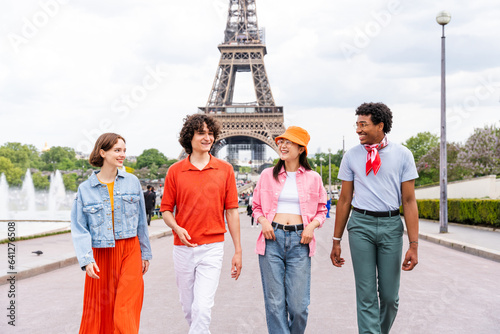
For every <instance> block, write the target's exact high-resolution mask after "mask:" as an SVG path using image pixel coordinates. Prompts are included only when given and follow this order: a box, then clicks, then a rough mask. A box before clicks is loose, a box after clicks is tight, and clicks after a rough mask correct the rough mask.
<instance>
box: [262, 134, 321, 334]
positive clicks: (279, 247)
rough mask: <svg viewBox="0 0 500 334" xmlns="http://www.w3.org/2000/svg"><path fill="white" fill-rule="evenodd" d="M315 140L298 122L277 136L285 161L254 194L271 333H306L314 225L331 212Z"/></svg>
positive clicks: (265, 173) (271, 170)
mask: <svg viewBox="0 0 500 334" xmlns="http://www.w3.org/2000/svg"><path fill="white" fill-rule="evenodd" d="M309 139H310V137H309V134H308V133H307V131H306V130H304V129H302V128H300V127H297V126H290V127H289V128H288V129H287V130H286V132H285V133H284V134H282V135H281V136H278V137H276V144H278V149H279V155H280V160H279V161H278V163H277V164H276V165H275V166H274V167H271V168H267V169H265V170H264V171H263V172H262V174H261V175H260V179H259V182H258V183H257V186H256V187H255V191H254V194H253V196H254V197H253V215H254V217H255V218H256V219H257V222H258V223H259V224H260V225H261V226H262V232H261V233H260V235H259V238H258V239H257V247H256V252H257V254H259V265H260V272H261V277H262V287H263V290H264V302H265V306H266V319H267V329H268V331H269V333H270V334H275V333H279V334H287V333H294V334H295V333H297V334H298V333H304V332H305V329H306V325H307V317H308V313H309V310H308V307H309V302H310V296H309V295H310V286H311V256H313V255H314V253H315V251H316V239H315V238H314V230H315V229H316V228H318V227H320V226H322V225H323V223H324V221H325V216H326V208H325V204H326V191H325V188H324V187H323V182H322V180H321V176H319V174H318V173H316V172H314V171H312V170H311V166H310V165H309V162H308V161H307V144H308V143H309Z"/></svg>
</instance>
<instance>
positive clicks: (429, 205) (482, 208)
mask: <svg viewBox="0 0 500 334" xmlns="http://www.w3.org/2000/svg"><path fill="white" fill-rule="evenodd" d="M336 204H337V200H333V201H332V207H333V206H334V205H336ZM417 206H418V216H419V218H423V219H432V220H439V200H438V199H417ZM400 210H401V212H402V211H403V208H402V207H401V208H400ZM448 221H450V222H454V223H459V224H467V225H479V224H480V225H491V226H495V227H500V200H493V199H448Z"/></svg>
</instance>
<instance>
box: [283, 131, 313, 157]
mask: <svg viewBox="0 0 500 334" xmlns="http://www.w3.org/2000/svg"><path fill="white" fill-rule="evenodd" d="M280 138H283V139H288V140H289V141H291V142H293V143H295V144H299V145H300V146H304V148H305V149H306V156H307V144H309V140H310V139H311V136H309V133H307V131H306V130H304V129H302V128H301V127H298V126H289V127H288V128H287V129H286V131H285V133H284V134H282V135H281V136H278V137H276V138H275V139H274V141H275V142H276V144H278V139H280Z"/></svg>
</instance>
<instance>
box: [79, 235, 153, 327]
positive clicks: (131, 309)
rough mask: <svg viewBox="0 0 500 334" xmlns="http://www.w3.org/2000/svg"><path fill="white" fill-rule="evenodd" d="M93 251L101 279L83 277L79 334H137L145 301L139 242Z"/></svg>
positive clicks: (126, 242) (126, 240)
mask: <svg viewBox="0 0 500 334" xmlns="http://www.w3.org/2000/svg"><path fill="white" fill-rule="evenodd" d="M93 251H94V259H95V261H96V264H97V266H98V267H99V269H100V272H98V273H97V275H98V276H99V277H100V279H94V278H90V277H89V276H88V275H86V277H85V292H84V296H83V314H82V322H81V324H80V334H98V333H102V334H110V333H114V334H117V333H127V334H128V333H138V332H139V322H140V317H141V309H142V301H143V297H144V280H143V278H142V260H141V248H140V245H139V239H138V238H137V237H134V238H129V239H122V240H116V243H115V247H113V248H93Z"/></svg>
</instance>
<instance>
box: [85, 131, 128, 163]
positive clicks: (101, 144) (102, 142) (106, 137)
mask: <svg viewBox="0 0 500 334" xmlns="http://www.w3.org/2000/svg"><path fill="white" fill-rule="evenodd" d="M118 139H121V140H123V142H124V143H125V138H123V137H122V136H120V135H119V134H117V133H112V132H108V133H103V134H102V135H100V136H99V138H97V141H96V142H95V145H94V149H93V150H92V153H90V156H89V163H90V164H91V165H92V166H94V167H102V165H103V163H104V159H103V158H102V157H101V150H103V151H109V150H111V149H112V148H113V146H115V144H116V143H117V142H118Z"/></svg>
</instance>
